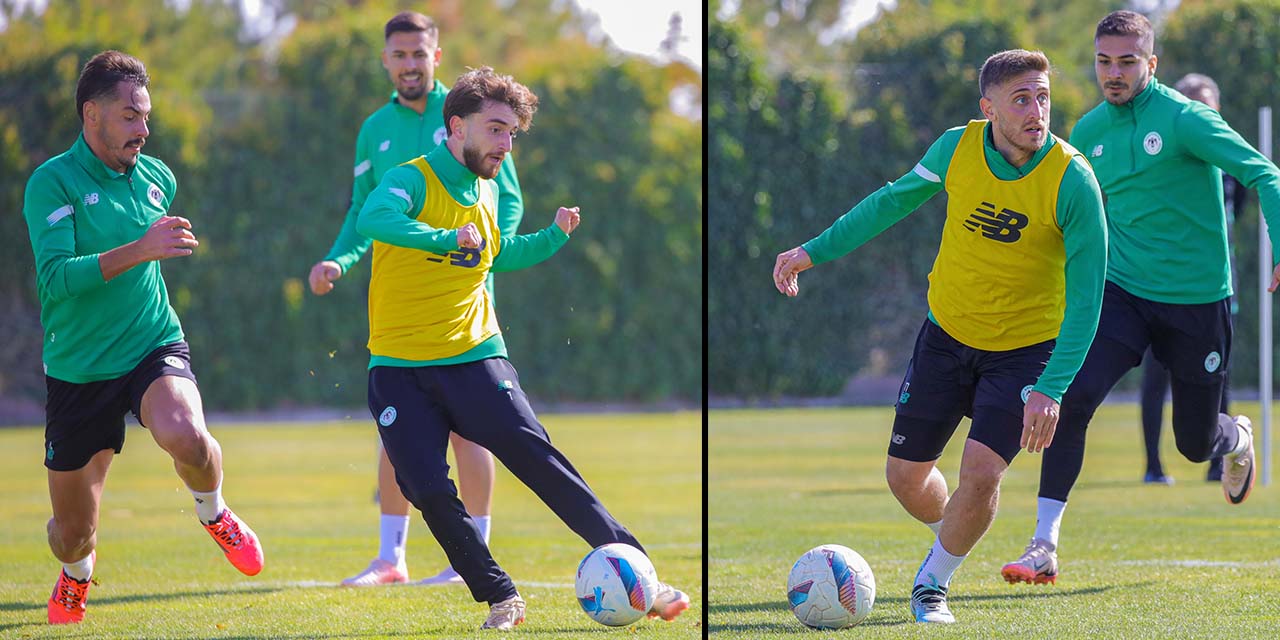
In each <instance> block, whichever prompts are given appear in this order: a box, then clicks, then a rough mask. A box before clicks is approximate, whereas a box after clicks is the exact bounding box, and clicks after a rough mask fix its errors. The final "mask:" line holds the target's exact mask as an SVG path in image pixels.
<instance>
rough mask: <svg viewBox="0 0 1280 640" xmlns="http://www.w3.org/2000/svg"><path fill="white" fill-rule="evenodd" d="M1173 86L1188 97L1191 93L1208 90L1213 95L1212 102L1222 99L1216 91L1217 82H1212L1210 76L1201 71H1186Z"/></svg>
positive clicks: (1190, 96)
mask: <svg viewBox="0 0 1280 640" xmlns="http://www.w3.org/2000/svg"><path fill="white" fill-rule="evenodd" d="M1173 88H1174V89H1177V90H1178V93H1181V94H1182V95H1184V96H1187V97H1188V98H1193V96H1192V95H1191V94H1193V93H1200V92H1201V91H1208V92H1209V93H1210V95H1212V96H1213V101H1214V102H1221V100H1222V95H1221V94H1220V93H1218V83H1216V82H1214V81H1213V78H1210V77H1209V76H1206V75H1204V74H1203V73H1188V74H1187V75H1185V76H1182V78H1181V79H1179V80H1178V82H1177V84H1174V85H1173ZM1193 99H1194V98H1193Z"/></svg>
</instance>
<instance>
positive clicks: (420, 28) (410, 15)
mask: <svg viewBox="0 0 1280 640" xmlns="http://www.w3.org/2000/svg"><path fill="white" fill-rule="evenodd" d="M401 31H404V32H409V33H418V32H425V33H426V34H427V37H428V38H431V41H432V42H439V37H440V32H439V30H437V29H436V21H435V20H432V19H431V18H430V17H429V16H424V15H422V14H421V13H418V12H416V11H401V12H400V13H397V14H396V15H394V16H391V19H390V20H388V21H387V26H386V28H385V29H384V32H385V34H384V35H383V37H382V39H383V40H386V39H388V38H390V37H391V34H393V33H399V32H401Z"/></svg>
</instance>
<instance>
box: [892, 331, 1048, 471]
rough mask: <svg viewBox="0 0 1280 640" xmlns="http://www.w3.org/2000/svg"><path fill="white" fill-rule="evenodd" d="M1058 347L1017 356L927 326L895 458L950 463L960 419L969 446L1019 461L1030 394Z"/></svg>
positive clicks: (904, 399)
mask: <svg viewBox="0 0 1280 640" xmlns="http://www.w3.org/2000/svg"><path fill="white" fill-rule="evenodd" d="M1053 345H1054V341H1053V340H1047V341H1045V342H1041V343H1039V344H1034V345H1031V346H1028V347H1022V348H1019V349H1012V350H1010V351H983V350H981V349H974V348H972V347H968V346H965V345H964V344H961V343H960V342H959V341H958V340H956V339H955V338H952V337H951V336H950V335H948V334H947V332H946V331H944V330H943V329H942V327H939V326H938V325H937V324H935V323H934V322H933V321H932V320H929V319H926V320H925V321H924V326H923V327H921V328H920V334H919V335H918V336H917V337H916V346H915V350H914V351H913V352H912V354H911V362H910V363H909V364H908V365H907V375H906V376H905V377H904V378H903V380H902V388H901V389H900V391H899V394H898V404H897V406H896V409H897V412H896V413H897V415H896V416H895V417H894V421H893V435H892V436H891V437H890V439H889V455H890V456H893V457H895V458H902V459H904V460H912V461H915V462H929V461H932V460H937V459H938V458H939V457H940V456H942V450H943V449H944V448H945V447H946V446H947V442H948V441H949V440H950V439H951V435H952V434H953V433H955V430H956V427H957V426H958V425H959V424H960V419H961V418H963V417H966V416H967V417H969V418H972V419H973V425H972V426H971V427H970V428H969V439H971V440H976V441H978V442H981V443H982V444H985V445H987V446H988V447H990V448H991V450H992V451H995V452H996V453H998V454H999V455H1000V457H1002V458H1004V460H1005V462H1012V461H1013V457H1014V456H1015V455H1017V453H1018V450H1019V449H1021V448H1022V445H1021V441H1022V412H1023V406H1024V405H1025V404H1026V401H1027V394H1029V393H1030V392H1031V387H1032V386H1034V385H1035V383H1036V380H1038V379H1039V378H1040V374H1041V373H1043V372H1044V365H1045V363H1047V362H1048V361H1049V356H1050V354H1052V353H1053Z"/></svg>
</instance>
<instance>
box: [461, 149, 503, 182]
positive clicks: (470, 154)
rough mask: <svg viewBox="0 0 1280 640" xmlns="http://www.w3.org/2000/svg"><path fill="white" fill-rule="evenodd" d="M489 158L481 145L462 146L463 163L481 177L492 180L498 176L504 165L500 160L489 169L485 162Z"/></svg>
mask: <svg viewBox="0 0 1280 640" xmlns="http://www.w3.org/2000/svg"><path fill="white" fill-rule="evenodd" d="M487 158H488V156H486V155H485V154H484V153H482V152H481V151H480V149H479V147H473V146H471V145H466V146H463V147H462V164H463V165H465V166H466V167H467V169H468V170H470V171H471V173H474V174H476V175H478V176H480V177H481V178H485V179H487V180H492V179H494V178H496V177H497V176H498V169H499V168H501V167H502V163H501V162H499V163H497V164H495V165H493V168H492V169H489V168H487V167H485V166H484V162H485V160H486V159H487Z"/></svg>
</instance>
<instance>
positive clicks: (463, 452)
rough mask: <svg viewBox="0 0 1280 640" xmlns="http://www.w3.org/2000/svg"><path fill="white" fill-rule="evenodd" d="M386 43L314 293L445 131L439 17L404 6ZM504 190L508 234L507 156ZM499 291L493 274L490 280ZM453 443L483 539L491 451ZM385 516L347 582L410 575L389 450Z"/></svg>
mask: <svg viewBox="0 0 1280 640" xmlns="http://www.w3.org/2000/svg"><path fill="white" fill-rule="evenodd" d="M384 38H385V41H386V46H385V47H384V48H383V50H382V66H383V68H385V69H386V70H387V75H388V76H390V78H391V82H392V83H393V84H394V85H395V92H393V93H392V94H391V100H390V101H389V102H388V103H387V104H385V105H383V106H382V108H380V109H378V110H377V111H375V112H373V114H371V115H370V116H369V117H368V118H367V119H365V121H364V124H362V125H361V126H360V133H359V135H358V136H357V137H356V154H355V162H354V163H353V164H354V178H355V179H354V182H353V183H352V185H351V206H350V207H349V208H348V209H347V215H346V218H345V219H344V220H343V223H342V228H341V230H340V231H339V232H338V237H337V238H336V239H335V240H334V242H333V247H332V248H331V249H329V253H328V254H326V255H325V257H324V259H323V260H321V261H319V262H317V263H316V264H315V265H314V266H312V267H311V274H310V277H309V280H310V284H311V292H312V293H314V294H315V295H318V296H322V295H325V294H326V293H328V292H330V291H332V290H333V287H334V282H335V281H336V280H338V279H339V278H341V277H342V276H343V274H345V273H346V272H347V271H348V270H349V269H350V268H351V267H352V266H353V265H355V263H356V262H359V261H360V258H361V257H363V256H364V254H365V253H366V252H367V251H368V250H369V246H370V240H369V239H368V238H366V237H364V236H362V235H360V234H359V233H357V232H356V219H357V218H358V217H359V214H360V208H361V207H362V206H364V203H365V201H366V200H368V198H369V194H370V193H372V192H373V190H374V188H375V187H377V186H378V183H379V182H381V181H382V178H383V176H384V175H385V174H386V173H387V171H389V170H391V169H392V168H394V167H396V166H398V165H400V164H401V163H404V162H408V161H409V160H412V159H414V158H417V157H419V156H423V155H426V154H427V153H429V152H430V151H431V150H432V149H434V148H436V147H437V146H439V144H440V143H441V142H443V141H444V139H445V137H446V133H445V126H444V116H443V115H442V111H441V110H442V108H443V106H444V100H445V97H446V96H447V95H448V92H449V90H448V88H447V87H445V86H444V83H442V82H440V81H439V80H437V79H436V78H435V70H436V67H438V66H439V65H440V56H441V48H440V46H439V30H438V29H437V27H436V24H435V21H433V20H432V19H431V18H429V17H427V16H425V15H422V14H420V13H414V12H411V11H405V12H401V13H398V14H396V15H395V16H393V17H392V18H391V19H390V20H388V21H387V24H386V27H385V28H384ZM492 181H493V186H495V187H496V191H497V195H498V230H499V232H500V233H501V234H502V237H504V238H506V237H510V236H513V235H515V233H516V229H517V227H519V226H520V219H521V218H522V217H523V215H524V201H523V199H522V197H521V194H520V181H519V179H518V178H517V176H516V169H515V164H514V163H513V162H512V160H511V158H507V159H506V161H505V162H503V163H502V166H501V167H500V168H499V170H498V174H497V175H496V176H494V177H493V178H492ZM486 286H487V287H488V289H489V294H490V296H492V294H493V278H492V276H490V277H489V280H488V281H487V283H486ZM449 444H450V445H451V446H452V447H453V455H454V457H455V458H456V459H457V471H458V476H459V477H458V480H459V482H458V485H459V487H460V490H461V492H462V501H463V503H464V504H466V506H467V513H468V514H470V515H471V517H472V518H473V519H474V520H475V522H476V525H477V526H478V527H479V528H480V532H481V534H482V535H483V536H484V539H485V541H486V542H487V541H488V540H489V524H490V512H491V504H492V502H493V481H494V472H495V468H494V463H493V456H492V455H491V454H490V453H489V452H488V451H487V450H485V449H484V448H483V447H481V446H479V445H476V444H475V443H473V442H471V441H469V440H467V439H465V438H463V437H461V436H459V435H458V434H456V433H455V434H452V435H450V437H449ZM378 502H379V505H378V506H379V507H380V510H381V517H380V520H379V529H378V530H379V536H378V540H379V544H378V557H376V558H374V559H373V561H372V562H370V563H369V566H368V567H367V568H366V569H365V570H363V571H361V572H360V573H357V574H356V575H354V576H352V577H350V578H347V579H346V580H343V581H342V584H343V585H345V586H349V587H365V586H374V585H379V584H395V583H403V582H408V581H409V569H408V566H407V563H406V561H405V548H406V541H407V539H408V535H409V501H408V500H407V499H406V498H405V497H404V495H403V494H402V493H401V492H400V487H399V486H398V485H397V484H396V476H395V469H393V468H392V466H391V461H390V459H388V457H387V453H386V451H383V450H381V448H379V453H378ZM420 584H458V585H460V584H462V578H461V577H460V576H459V575H458V573H457V572H456V571H454V570H453V568H452V567H446V568H445V569H444V570H443V571H441V572H440V573H438V574H436V575H434V576H432V577H429V578H426V579H424V580H422V581H421V582H420Z"/></svg>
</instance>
